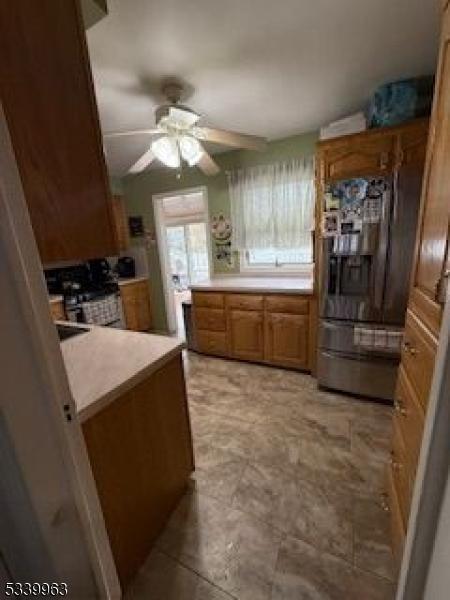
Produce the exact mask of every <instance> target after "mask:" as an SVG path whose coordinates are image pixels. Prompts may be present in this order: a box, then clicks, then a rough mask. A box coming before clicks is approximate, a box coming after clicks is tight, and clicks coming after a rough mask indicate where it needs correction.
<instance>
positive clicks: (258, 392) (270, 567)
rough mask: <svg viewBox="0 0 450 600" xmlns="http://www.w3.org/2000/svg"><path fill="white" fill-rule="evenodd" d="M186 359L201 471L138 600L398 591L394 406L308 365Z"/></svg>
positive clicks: (331, 596) (380, 597)
mask: <svg viewBox="0 0 450 600" xmlns="http://www.w3.org/2000/svg"><path fill="white" fill-rule="evenodd" d="M184 360H185V367H186V374H187V388H188V401H189V409H190V415H191V423H192V431H193V438H194V447H195V454H196V465H197V470H196V472H195V474H193V476H192V487H191V490H190V492H189V493H188V494H186V496H185V497H184V498H183V499H182V501H181V502H180V504H179V506H178V507H177V509H176V510H175V512H174V513H173V515H172V517H171V519H170V521H169V523H168V524H167V526H166V528H165V529H164V531H163V532H162V534H161V536H160V538H159V540H158V542H157V545H156V548H157V549H155V550H154V552H153V553H152V555H151V556H150V558H149V561H147V564H146V565H145V566H144V568H143V569H142V571H141V572H140V574H139V575H138V577H137V578H136V580H135V581H134V582H133V585H132V587H131V588H130V591H129V595H128V596H127V600H130V599H139V600H140V599H141V598H145V599H148V600H153V599H154V598H161V599H164V600H172V598H176V599H177V600H185V598H186V599H187V598H189V599H191V600H226V598H234V599H236V600H266V599H267V600H271V599H273V600H291V599H295V600H341V599H345V600H391V598H392V597H393V585H392V584H390V582H389V579H391V578H392V572H391V567H392V559H391V554H390V548H389V533H388V530H387V523H386V515H385V514H384V513H383V511H381V509H380V508H379V507H378V506H377V503H376V500H377V498H378V495H379V492H380V491H381V490H382V489H383V486H384V468H385V463H386V460H387V457H388V451H389V447H390V422H391V413H392V411H391V409H390V408H388V407H386V406H382V405H378V404H375V403H373V402H364V401H361V400H356V399H353V398H350V397H348V396H345V395H343V394H335V393H333V392H330V391H326V390H318V389H317V386H316V381H315V380H314V379H313V378H312V377H310V376H309V375H307V374H304V373H299V372H295V371H287V370H283V369H274V368H268V367H265V366H262V365H252V364H247V363H243V362H236V361H228V360H222V359H216V358H212V357H204V356H201V355H196V354H194V353H186V356H185V358H184ZM150 589H151V590H152V591H151V592H150V591H149V590H150ZM133 594H134V595H133Z"/></svg>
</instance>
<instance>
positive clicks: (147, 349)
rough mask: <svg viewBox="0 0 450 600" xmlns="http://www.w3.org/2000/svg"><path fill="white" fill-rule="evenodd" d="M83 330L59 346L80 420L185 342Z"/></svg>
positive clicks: (105, 329)
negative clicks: (83, 331) (85, 331)
mask: <svg viewBox="0 0 450 600" xmlns="http://www.w3.org/2000/svg"><path fill="white" fill-rule="evenodd" d="M62 324H64V323H63V322H62ZM84 326H85V325H83V327H84ZM86 327H89V331H88V332H87V333H81V334H80V335H76V336H73V337H71V338H68V339H66V340H64V341H63V342H62V343H61V350H62V354H63V358H64V362H65V365H66V371H67V375H68V378H69V384H70V388H71V390H72V395H73V397H74V400H75V404H76V407H77V411H78V417H79V419H80V421H86V419H88V418H89V417H92V416H93V415H94V414H95V413H97V412H99V411H100V410H101V409H102V408H104V407H105V406H106V405H108V404H109V403H110V402H112V401H113V400H115V399H116V398H118V397H119V396H121V395H122V394H123V393H124V392H126V391H128V390H130V389H131V388H133V387H135V386H136V385H137V384H138V383H140V382H141V381H143V380H144V379H145V378H147V377H148V376H149V375H150V374H151V373H153V372H154V371H156V370H158V369H159V368H160V367H161V366H162V365H164V364H166V363H167V362H168V361H169V360H171V359H172V358H173V357H174V356H176V355H177V354H178V353H179V352H181V350H182V349H183V348H184V342H183V341H182V340H180V339H178V338H175V337H168V336H163V335H153V334H151V333H136V332H134V331H125V330H122V329H114V328H112V327H99V326H89V325H88V326H86Z"/></svg>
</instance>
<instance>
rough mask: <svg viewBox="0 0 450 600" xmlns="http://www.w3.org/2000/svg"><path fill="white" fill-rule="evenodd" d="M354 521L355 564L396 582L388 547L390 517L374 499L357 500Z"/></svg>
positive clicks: (355, 500) (355, 501) (391, 556)
mask: <svg viewBox="0 0 450 600" xmlns="http://www.w3.org/2000/svg"><path fill="white" fill-rule="evenodd" d="M353 519H354V532H355V533H354V564H355V565H356V566H357V567H360V568H361V569H363V570H365V571H369V572H371V573H375V575H379V576H381V577H385V578H386V579H389V580H391V581H393V580H394V576H395V572H394V558H393V555H392V551H391V547H390V544H389V539H390V532H389V527H390V524H389V514H388V513H386V512H385V511H383V509H382V508H381V506H380V504H379V503H378V502H376V501H375V499H367V498H360V497H356V498H355V499H354V509H353Z"/></svg>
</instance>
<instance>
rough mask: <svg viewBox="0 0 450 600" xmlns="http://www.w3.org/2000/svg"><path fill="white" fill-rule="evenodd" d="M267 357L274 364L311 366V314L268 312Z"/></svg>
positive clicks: (266, 332)
mask: <svg viewBox="0 0 450 600" xmlns="http://www.w3.org/2000/svg"><path fill="white" fill-rule="evenodd" d="M265 325H266V330H265V357H266V360H267V361H268V362H270V363H272V364H276V365H281V366H285V367H293V368H298V369H308V367H309V351H308V350H309V345H308V343H309V316H308V315H291V314H283V313H267V315H266V324H265Z"/></svg>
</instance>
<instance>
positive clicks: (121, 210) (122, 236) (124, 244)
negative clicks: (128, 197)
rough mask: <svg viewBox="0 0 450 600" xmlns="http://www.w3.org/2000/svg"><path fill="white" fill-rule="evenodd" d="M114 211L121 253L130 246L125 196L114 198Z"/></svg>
mask: <svg viewBox="0 0 450 600" xmlns="http://www.w3.org/2000/svg"><path fill="white" fill-rule="evenodd" d="M112 209H113V216H114V227H115V231H116V237H117V245H118V248H119V250H120V251H125V250H127V249H128V248H129V246H130V234H129V231H128V219H127V214H126V211H125V203H124V200H123V196H117V195H115V196H113V197H112Z"/></svg>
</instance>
